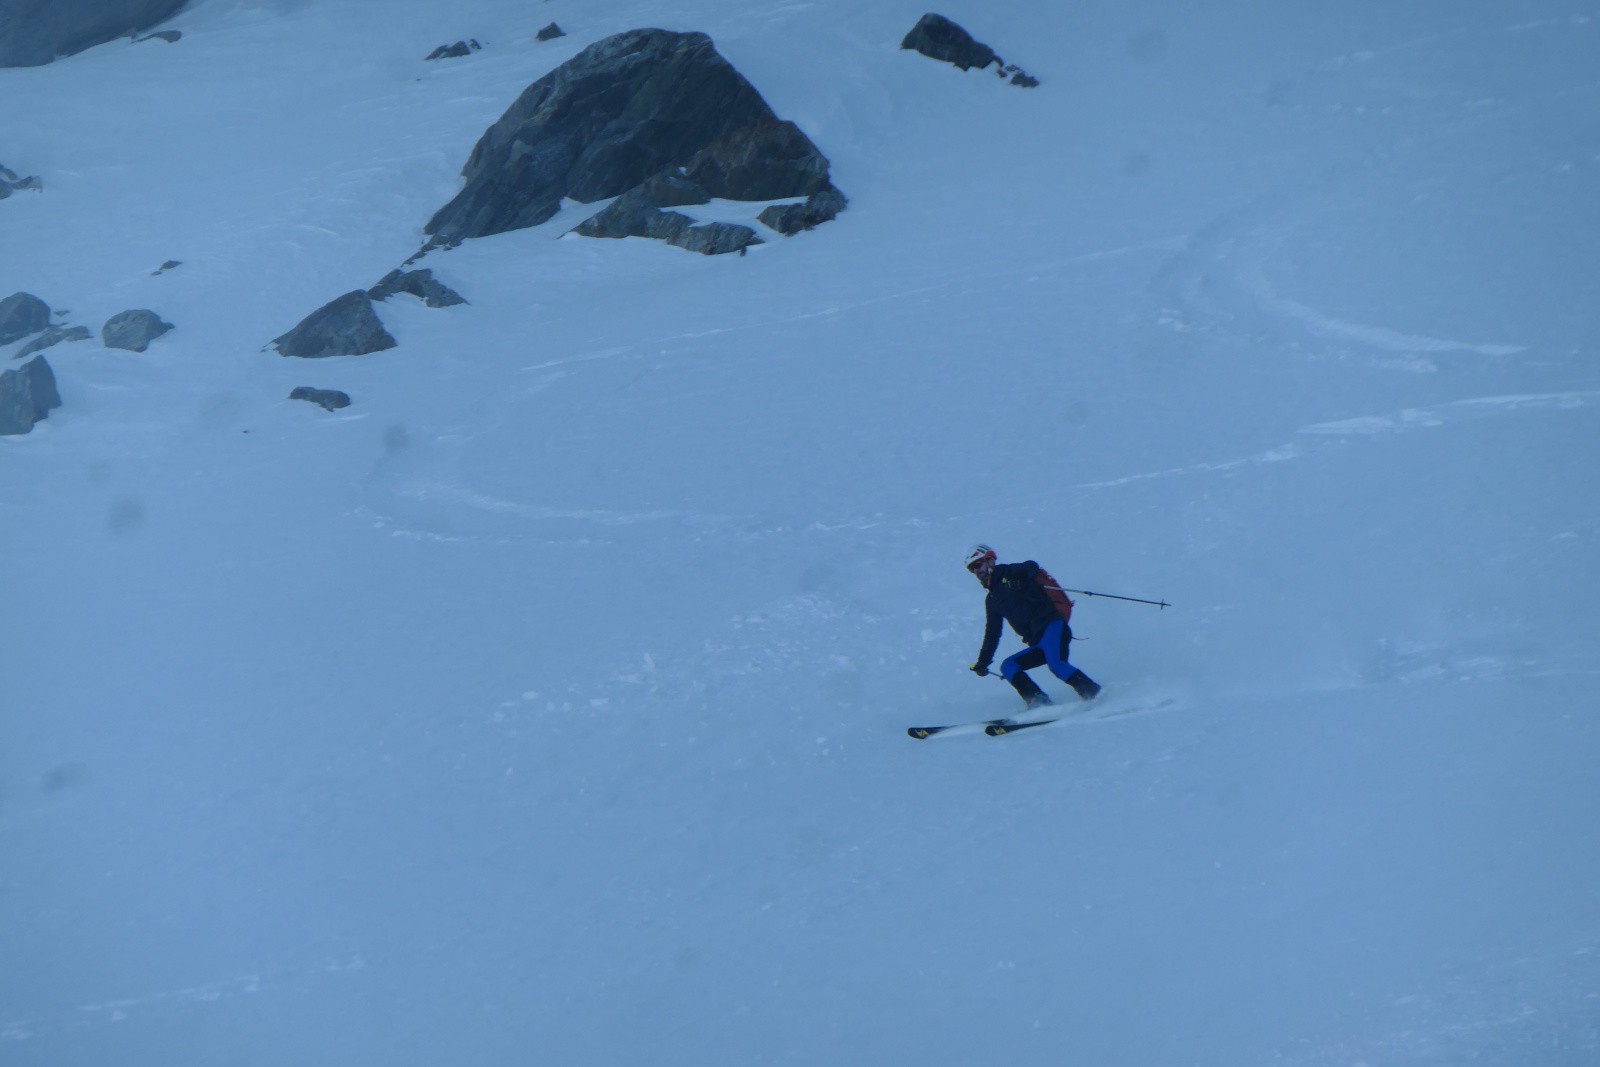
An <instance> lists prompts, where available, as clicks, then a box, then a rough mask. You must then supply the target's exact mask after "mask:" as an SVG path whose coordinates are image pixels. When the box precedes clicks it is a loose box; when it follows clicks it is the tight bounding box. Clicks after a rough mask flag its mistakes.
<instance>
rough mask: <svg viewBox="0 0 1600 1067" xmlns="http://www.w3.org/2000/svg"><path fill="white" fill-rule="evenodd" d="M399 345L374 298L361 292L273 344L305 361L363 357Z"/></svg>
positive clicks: (317, 313) (343, 298) (322, 310)
mask: <svg viewBox="0 0 1600 1067" xmlns="http://www.w3.org/2000/svg"><path fill="white" fill-rule="evenodd" d="M395 343H396V342H395V339H394V338H393V337H391V336H389V331H388V330H385V329H384V328H383V322H382V321H381V320H379V318H378V313H377V312H376V311H374V310H373V309H372V298H371V297H369V296H368V295H367V294H366V292H365V291H363V290H361V289H357V290H356V291H355V292H351V293H346V294H344V295H343V296H341V297H339V299H337V300H334V301H332V302H331V303H328V304H324V305H323V306H322V307H320V308H318V309H317V310H316V311H313V312H312V313H311V314H309V315H307V316H306V317H305V318H304V319H302V320H301V321H300V323H299V325H297V326H296V327H295V328H294V329H292V330H290V331H289V332H288V333H286V334H284V335H283V336H282V337H278V338H275V339H274V340H273V342H272V344H273V345H274V346H275V347H276V348H277V350H278V353H279V354H280V355H284V356H297V357H299V358H302V359H322V358H325V357H328V356H363V355H366V354H367V353H369V352H382V351H383V350H384V349H386V348H393V347H394V346H395Z"/></svg>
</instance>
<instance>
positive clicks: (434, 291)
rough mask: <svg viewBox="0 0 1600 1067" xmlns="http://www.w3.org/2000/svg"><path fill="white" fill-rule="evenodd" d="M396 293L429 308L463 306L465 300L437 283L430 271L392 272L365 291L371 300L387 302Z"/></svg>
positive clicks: (446, 286)
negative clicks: (406, 295)
mask: <svg viewBox="0 0 1600 1067" xmlns="http://www.w3.org/2000/svg"><path fill="white" fill-rule="evenodd" d="M396 293H410V294H411V295H412V296H414V297H416V298H417V299H419V300H421V301H422V302H423V303H424V304H427V305H428V306H429V307H431V308H447V307H454V306H455V305H456V304H465V303H466V302H467V298H466V297H464V296H462V295H461V294H460V293H458V292H456V291H455V290H454V289H452V288H450V287H449V286H448V285H446V284H444V283H443V282H441V281H439V280H438V279H437V278H435V277H434V276H433V271H431V270H407V271H401V270H392V271H390V272H389V273H388V274H385V275H384V276H383V277H382V278H381V279H380V280H379V282H378V284H377V285H375V286H373V287H372V288H371V289H368V290H367V296H369V297H371V298H372V299H373V300H387V299H389V298H390V297H391V296H394V295H395V294H396Z"/></svg>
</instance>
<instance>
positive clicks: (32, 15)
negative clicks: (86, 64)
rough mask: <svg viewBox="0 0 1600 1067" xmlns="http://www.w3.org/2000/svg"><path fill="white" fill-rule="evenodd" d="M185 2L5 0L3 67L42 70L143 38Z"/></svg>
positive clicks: (1, 13)
mask: <svg viewBox="0 0 1600 1067" xmlns="http://www.w3.org/2000/svg"><path fill="white" fill-rule="evenodd" d="M185 2H186V0H3V2H0V67H40V66H43V65H44V64H46V63H49V62H50V61H52V60H54V59H57V58H58V57H61V56H70V55H75V54H77V53H78V52H81V51H83V50H84V49H85V48H93V47H94V46H95V45H97V44H104V43H105V42H106V41H112V40H115V39H116V38H118V37H127V36H131V35H134V34H138V33H142V32H144V31H145V30H148V29H149V28H150V27H152V26H154V25H156V24H157V23H160V22H164V21H165V20H167V19H169V18H171V17H172V16H173V15H175V14H177V13H178V10H179V9H180V8H182V7H183V5H184V3H185Z"/></svg>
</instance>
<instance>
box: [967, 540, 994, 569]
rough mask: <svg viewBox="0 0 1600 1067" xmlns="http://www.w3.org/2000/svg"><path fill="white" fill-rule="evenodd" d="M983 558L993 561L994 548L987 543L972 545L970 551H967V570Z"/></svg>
mask: <svg viewBox="0 0 1600 1067" xmlns="http://www.w3.org/2000/svg"><path fill="white" fill-rule="evenodd" d="M984 560H988V561H989V562H990V563H993V562H994V561H995V554H994V549H992V548H990V547H989V546H988V545H973V546H972V551H971V552H968V553H967V570H969V571H970V570H972V568H974V567H976V566H977V565H978V564H980V563H982V562H983V561H984Z"/></svg>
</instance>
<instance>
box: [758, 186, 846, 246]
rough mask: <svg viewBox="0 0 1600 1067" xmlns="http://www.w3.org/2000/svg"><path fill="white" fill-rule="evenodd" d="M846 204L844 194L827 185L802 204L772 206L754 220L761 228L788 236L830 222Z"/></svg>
mask: <svg viewBox="0 0 1600 1067" xmlns="http://www.w3.org/2000/svg"><path fill="white" fill-rule="evenodd" d="M847 203H848V201H847V200H846V199H845V196H844V194H843V193H841V192H840V191H839V190H837V189H835V188H834V187H833V186H832V185H829V186H828V187H827V188H826V189H823V190H821V191H820V192H815V193H812V194H811V195H810V196H808V197H806V200H805V203H803V204H774V205H773V206H772V207H769V208H767V209H766V210H764V211H763V212H761V214H760V215H757V216H756V219H757V221H759V222H760V223H761V224H762V225H763V226H769V227H771V228H772V229H774V230H777V231H778V232H779V233H781V234H784V235H785V236H788V235H789V234H795V233H799V232H800V231H801V230H809V229H812V228H813V227H816V226H821V225H822V224H823V223H824V222H829V221H832V220H833V219H834V218H835V217H837V216H838V214H839V212H841V211H843V210H844V209H845V205H846V204H847Z"/></svg>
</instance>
